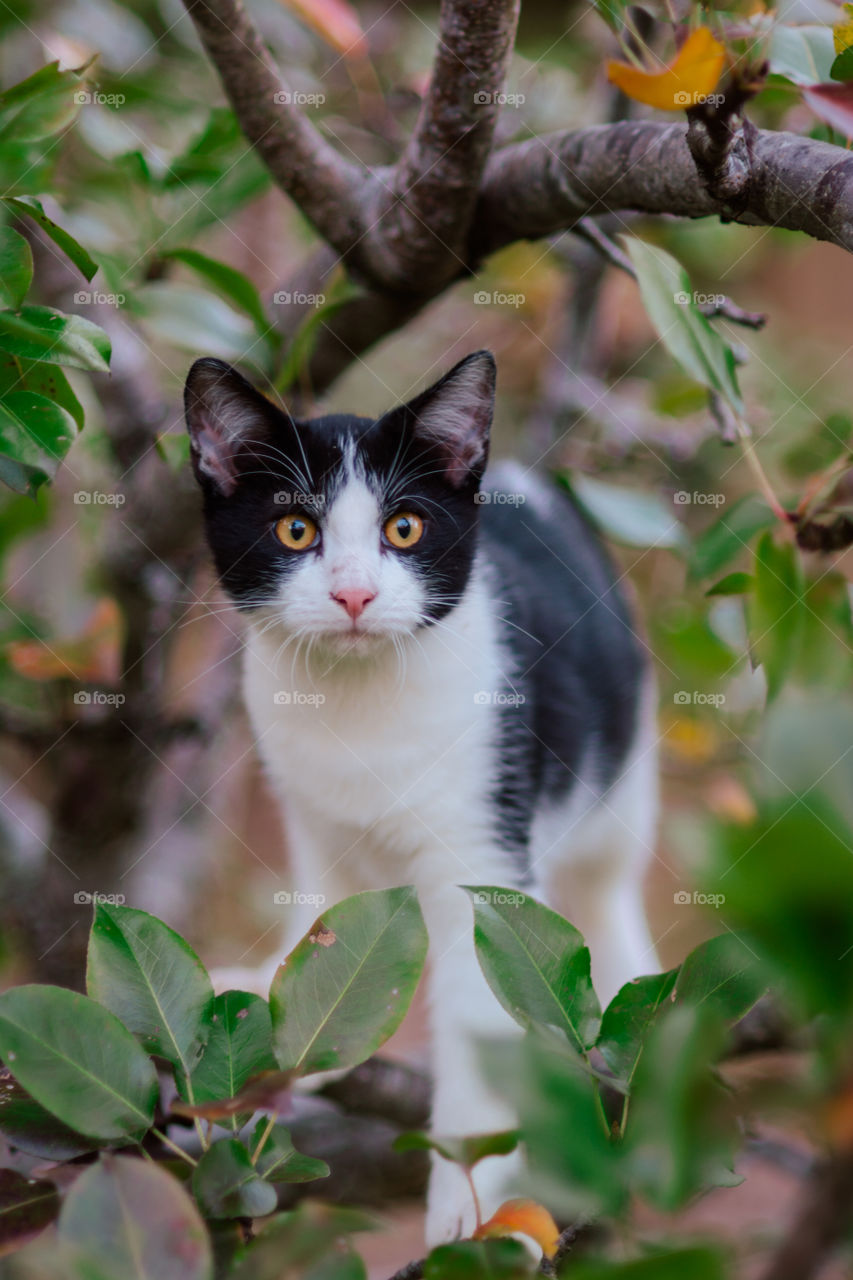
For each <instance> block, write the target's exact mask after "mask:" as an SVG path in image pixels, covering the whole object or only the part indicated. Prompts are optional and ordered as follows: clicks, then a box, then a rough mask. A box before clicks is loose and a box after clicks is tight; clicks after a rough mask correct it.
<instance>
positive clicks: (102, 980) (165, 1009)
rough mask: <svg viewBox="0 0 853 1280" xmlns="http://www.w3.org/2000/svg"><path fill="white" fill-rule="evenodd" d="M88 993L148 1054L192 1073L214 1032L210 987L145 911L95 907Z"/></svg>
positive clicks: (187, 953)
mask: <svg viewBox="0 0 853 1280" xmlns="http://www.w3.org/2000/svg"><path fill="white" fill-rule="evenodd" d="M86 989H87V990H88V992H89V995H90V996H91V997H92V998H93V999H94V1000H97V1001H99V1002H100V1003H101V1004H102V1005H104V1006H105V1007H106V1008H107V1009H110V1010H112V1012H113V1013H114V1014H115V1015H116V1017H118V1018H121V1020H122V1022H123V1023H124V1024H125V1026H126V1027H128V1029H129V1030H130V1031H132V1032H133V1033H134V1035H136V1036H138V1037H139V1039H140V1041H141V1043H142V1045H143V1046H144V1048H145V1049H146V1051H147V1052H148V1053H154V1054H157V1055H158V1056H159V1057H161V1058H165V1059H166V1061H167V1062H170V1063H171V1064H172V1066H173V1067H175V1068H176V1070H177V1071H178V1072H179V1073H180V1075H182V1076H184V1077H187V1076H189V1075H190V1073H191V1072H192V1070H193V1068H194V1067H195V1065H196V1062H197V1061H198V1057H199V1055H200V1053H201V1050H202V1047H203V1046H204V1045H205V1044H206V1042H207V1039H208V1037H209V1036H210V1033H211V1030H212V1027H213V1012H214V998H213V987H212V986H211V984H210V978H209V977H208V975H207V971H206V969H205V968H204V966H203V965H202V963H201V961H200V960H199V958H198V956H197V955H196V954H195V952H194V951H193V950H192V948H191V947H189V946H188V945H187V943H186V942H184V940H183V938H182V937H181V936H180V935H179V934H177V933H175V931H174V929H170V928H169V927H168V925H165V924H163V922H162V920H158V919H157V918H156V916H152V915H149V914H148V912H147V911H137V910H135V909H134V908H132V907H118V906H112V905H110V904H108V903H104V902H98V903H96V905H95V917H94V920H93V922H92V931H91V934H90V936H89V957H88V964H87V968H86Z"/></svg>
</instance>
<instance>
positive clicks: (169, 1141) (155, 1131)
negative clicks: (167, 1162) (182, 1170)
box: [151, 1129, 198, 1168]
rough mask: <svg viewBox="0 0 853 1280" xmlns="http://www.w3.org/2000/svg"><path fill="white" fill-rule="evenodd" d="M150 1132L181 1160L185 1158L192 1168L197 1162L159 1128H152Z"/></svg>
mask: <svg viewBox="0 0 853 1280" xmlns="http://www.w3.org/2000/svg"><path fill="white" fill-rule="evenodd" d="M151 1132H152V1133H153V1134H154V1136H155V1137H156V1138H159V1139H160V1141H161V1142H162V1143H163V1146H164V1147H168V1148H169V1150H170V1151H174V1153H175V1155H176V1156H180V1157H181V1159H182V1160H186V1162H187V1164H191V1165H192V1167H193V1168H195V1167H196V1165H197V1164H198V1161H197V1160H194V1159H193V1157H192V1156H191V1155H190V1153H189V1152H188V1151H184V1149H183V1147H179V1146H178V1144H177V1142H173V1141H172V1139H171V1138H169V1137H168V1136H167V1135H166V1134H165V1133H163V1132H162V1130H161V1129H152V1130H151Z"/></svg>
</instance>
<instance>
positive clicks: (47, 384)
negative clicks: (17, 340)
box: [0, 352, 83, 430]
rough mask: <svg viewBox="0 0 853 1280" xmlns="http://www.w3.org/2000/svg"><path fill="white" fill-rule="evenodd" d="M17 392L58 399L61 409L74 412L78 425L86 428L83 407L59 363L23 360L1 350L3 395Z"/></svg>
mask: <svg viewBox="0 0 853 1280" xmlns="http://www.w3.org/2000/svg"><path fill="white" fill-rule="evenodd" d="M16 391H31V392H33V394H35V395H39V396H46V397H47V399H48V400H53V401H55V402H56V404H58V405H59V407H60V408H61V409H64V410H65V411H66V413H70V414H71V417H72V418H73V419H74V421H75V423H76V424H77V427H78V428H79V429H80V430H82V427H83V406H82V404H81V403H80V401H79V400H78V399H77V397H76V396H75V394H74V392H73V391H72V390H71V384H70V382H69V381H68V379H67V377H66V376H65V374H64V373H63V372H62V370H61V369H60V368H59V366H58V365H55V364H46V363H44V362H43V361H41V360H20V359H18V358H17V357H15V356H10V355H7V354H6V353H5V352H0V397H2V398H3V399H5V398H6V397H7V396H8V395H9V394H10V392H16Z"/></svg>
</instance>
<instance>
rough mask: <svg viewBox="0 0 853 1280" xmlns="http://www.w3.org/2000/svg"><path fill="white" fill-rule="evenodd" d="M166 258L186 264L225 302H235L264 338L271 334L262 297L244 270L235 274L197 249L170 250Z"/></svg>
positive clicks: (234, 271)
mask: <svg viewBox="0 0 853 1280" xmlns="http://www.w3.org/2000/svg"><path fill="white" fill-rule="evenodd" d="M163 257H164V258H174V259H176V261H178V262H183V264H184V266H187V267H190V268H191V270H193V271H195V272H196V274H197V275H200V276H201V277H202V279H204V280H207V281H208V283H209V284H211V285H213V287H214V289H215V290H216V292H217V293H218V294H219V295H220V297H222V298H224V299H225V301H226V302H232V303H233V304H234V306H235V307H237V308H238V309H239V310H240V311H245V313H246V315H247V316H249V318H250V319H251V320H252V321H253V322H254V325H255V328H256V329H257V331H258V333H259V335H260V336H261V337H266V336H267V335H268V334H270V332H271V331H272V325H271V323H270V320H269V317H268V316H267V314H266V312H265V311H264V304H263V303H262V302H261V296H260V294H259V293H258V291H257V289H256V288H255V286H254V285H253V284H252V281H251V280H250V279H249V277H248V276H245V275H243V273H242V271H236V270H235V269H234V267H229V266H227V265H226V264H225V263H224V262H218V261H217V260H216V258H208V257H207V255H206V254H203V253H198V252H197V250H195V249H170V250H169V251H168V252H167V253H164V254H163Z"/></svg>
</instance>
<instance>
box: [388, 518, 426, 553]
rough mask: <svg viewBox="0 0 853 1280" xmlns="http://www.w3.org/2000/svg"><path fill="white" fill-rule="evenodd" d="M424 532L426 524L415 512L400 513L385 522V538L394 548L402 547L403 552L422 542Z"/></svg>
mask: <svg viewBox="0 0 853 1280" xmlns="http://www.w3.org/2000/svg"><path fill="white" fill-rule="evenodd" d="M423 532H424V522H423V520H422V519H421V518H420V516H416V515H415V513H414V512H413V511H398V512H397V514H396V515H395V516H392V517H391V519H390V520H386V521H385V537H386V538H387V539H388V541H389V542H390V543H391V546H392V547H400V549H401V550H405V549H406V548H407V547H413V546H414V545H415V543H416V542H420V540H421V538H422V537H423Z"/></svg>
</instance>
